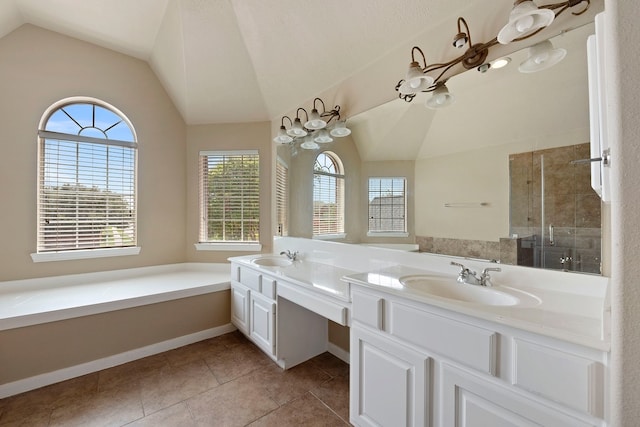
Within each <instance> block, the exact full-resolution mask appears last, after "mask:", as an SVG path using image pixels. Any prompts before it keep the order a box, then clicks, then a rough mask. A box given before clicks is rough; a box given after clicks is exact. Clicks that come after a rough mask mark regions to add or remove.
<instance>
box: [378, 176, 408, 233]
mask: <svg viewBox="0 0 640 427" xmlns="http://www.w3.org/2000/svg"><path fill="white" fill-rule="evenodd" d="M406 210H407V200H406V179H405V178H369V231H370V232H406V231H407V219H406Z"/></svg>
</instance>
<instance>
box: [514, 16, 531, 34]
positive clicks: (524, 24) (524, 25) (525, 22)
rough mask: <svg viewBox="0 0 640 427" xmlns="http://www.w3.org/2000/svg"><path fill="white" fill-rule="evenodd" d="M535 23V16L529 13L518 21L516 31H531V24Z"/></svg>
mask: <svg viewBox="0 0 640 427" xmlns="http://www.w3.org/2000/svg"><path fill="white" fill-rule="evenodd" d="M532 25H533V16H531V15H527V16H523V17H522V18H520V19H518V21H516V25H515V27H516V31H518V32H519V33H524V32H525V31H529V29H530V28H531V26H532Z"/></svg>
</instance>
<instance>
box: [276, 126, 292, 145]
mask: <svg viewBox="0 0 640 427" xmlns="http://www.w3.org/2000/svg"><path fill="white" fill-rule="evenodd" d="M292 141H293V138H292V137H290V136H289V135H287V129H286V128H285V127H284V126H280V129H279V130H278V135H277V136H276V137H275V138H273V142H275V143H276V144H288V143H290V142H292Z"/></svg>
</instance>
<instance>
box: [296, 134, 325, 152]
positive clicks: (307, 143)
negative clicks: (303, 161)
mask: <svg viewBox="0 0 640 427" xmlns="http://www.w3.org/2000/svg"><path fill="white" fill-rule="evenodd" d="M300 148H304V149H305V150H317V149H318V148H320V146H319V145H318V144H316V143H315V142H313V139H312V138H311V135H309V136H307V137H306V138H305V139H304V142H303V143H302V144H300Z"/></svg>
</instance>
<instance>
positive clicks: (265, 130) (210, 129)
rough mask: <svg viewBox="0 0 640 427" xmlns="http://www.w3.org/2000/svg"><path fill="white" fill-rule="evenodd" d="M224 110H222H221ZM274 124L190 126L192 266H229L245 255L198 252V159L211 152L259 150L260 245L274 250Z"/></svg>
mask: <svg viewBox="0 0 640 427" xmlns="http://www.w3.org/2000/svg"><path fill="white" fill-rule="evenodd" d="M221 108H222V107H221ZM269 131H270V123H269V122H262V123H230V124H216V125H198V126H189V127H188V129H187V149H186V165H187V166H186V168H187V184H186V188H187V190H186V195H187V197H186V204H187V220H186V254H187V260H188V261H189V262H226V260H227V258H228V257H230V256H239V255H245V253H241V252H220V251H197V250H196V249H195V247H194V244H195V243H198V230H199V224H200V222H199V221H200V220H199V218H200V208H199V204H198V158H199V155H200V151H207V150H258V153H259V155H260V242H261V243H262V250H263V252H271V251H272V247H273V233H274V232H273V228H272V218H273V214H272V207H271V200H272V196H273V192H272V188H273V185H274V182H275V178H274V177H273V171H274V167H275V160H274V156H275V147H274V146H273V144H272V143H271V138H270V136H269Z"/></svg>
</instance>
